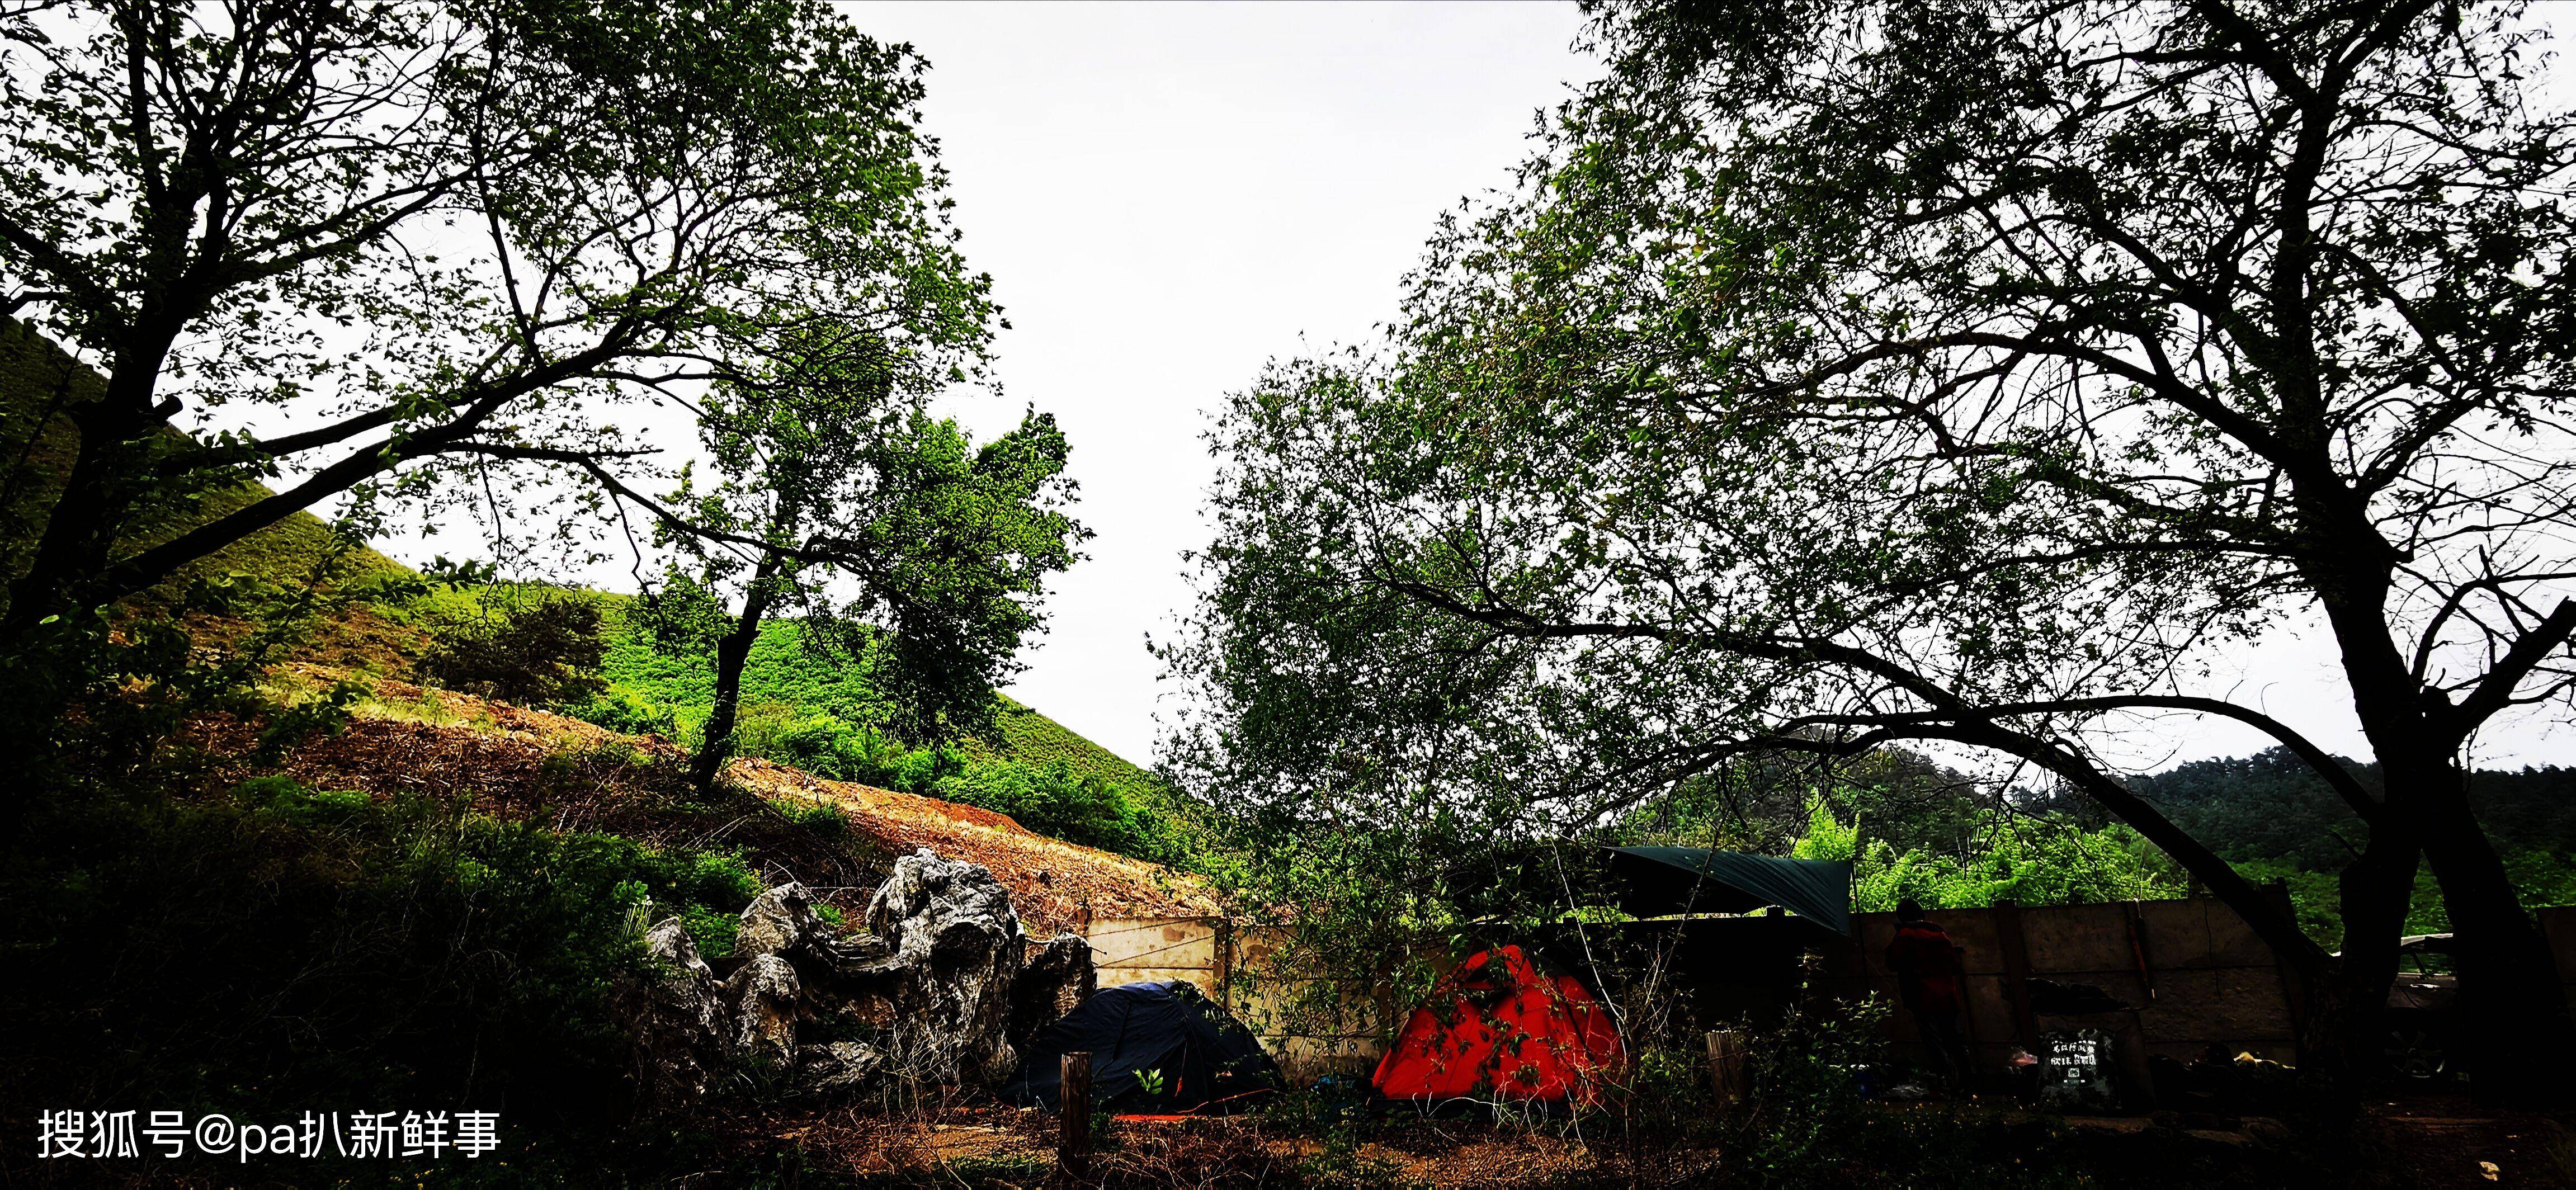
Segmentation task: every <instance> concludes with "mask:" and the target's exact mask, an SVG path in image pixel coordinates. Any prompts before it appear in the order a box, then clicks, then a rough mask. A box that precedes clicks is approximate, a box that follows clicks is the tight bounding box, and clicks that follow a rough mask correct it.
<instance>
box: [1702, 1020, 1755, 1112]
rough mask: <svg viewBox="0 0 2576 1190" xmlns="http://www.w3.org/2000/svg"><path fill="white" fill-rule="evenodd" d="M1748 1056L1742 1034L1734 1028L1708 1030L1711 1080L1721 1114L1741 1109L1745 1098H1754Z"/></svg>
mask: <svg viewBox="0 0 2576 1190" xmlns="http://www.w3.org/2000/svg"><path fill="white" fill-rule="evenodd" d="M1745 1057H1746V1055H1745V1052H1744V1035H1743V1034H1742V1033H1738V1032H1736V1031H1735V1030H1733V1029H1711V1030H1709V1033H1708V1074H1709V1082H1710V1084H1711V1085H1712V1086H1713V1087H1715V1088H1716V1090H1717V1110H1718V1113H1719V1114H1720V1115H1724V1114H1727V1113H1730V1112H1734V1111H1737V1110H1740V1109H1741V1108H1743V1106H1744V1104H1745V1101H1746V1100H1748V1099H1751V1098H1752V1097H1753V1088H1752V1087H1751V1086H1750V1085H1749V1082H1750V1080H1749V1077H1748V1075H1749V1071H1748V1069H1747V1068H1746V1066H1745Z"/></svg>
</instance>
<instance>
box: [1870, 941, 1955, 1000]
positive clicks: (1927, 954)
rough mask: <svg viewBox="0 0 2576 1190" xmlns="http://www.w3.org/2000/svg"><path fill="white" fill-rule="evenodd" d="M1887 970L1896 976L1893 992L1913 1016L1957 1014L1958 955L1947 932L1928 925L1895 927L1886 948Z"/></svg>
mask: <svg viewBox="0 0 2576 1190" xmlns="http://www.w3.org/2000/svg"><path fill="white" fill-rule="evenodd" d="M1887 966H1888V969H1889V970H1891V971H1894V972H1896V987H1897V991H1898V992H1899V993H1901V994H1902V995H1903V996H1904V997H1905V1003H1906V1007H1908V1008H1911V1009H1913V1010H1915V1011H1917V1012H1957V1011H1959V976H1958V971H1959V952H1958V950H1957V949H1956V948H1954V947H1952V946H1951V944H1950V935H1949V932H1948V931H1946V930H1943V929H1942V928H1941V927H1939V926H1936V925H1933V924H1932V923H1931V922H1928V921H1909V922H1903V923H1900V924H1899V925H1898V926H1897V927H1896V940H1895V941H1893V942H1890V943H1888V944H1887Z"/></svg>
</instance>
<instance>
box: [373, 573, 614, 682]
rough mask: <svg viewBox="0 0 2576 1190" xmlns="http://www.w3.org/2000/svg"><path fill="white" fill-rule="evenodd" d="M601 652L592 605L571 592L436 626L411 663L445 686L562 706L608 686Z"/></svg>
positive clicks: (604, 643) (603, 642)
mask: <svg viewBox="0 0 2576 1190" xmlns="http://www.w3.org/2000/svg"><path fill="white" fill-rule="evenodd" d="M607 653H608V640H607V637H606V635H605V634H604V633H603V632H602V631H601V629H600V618H599V608H598V606H597V605H595V604H593V603H592V602H591V601H590V600H588V599H583V598H580V597H577V596H571V595H554V596H540V597H538V598H535V599H533V600H531V601H528V602H525V603H522V604H520V605H519V606H517V607H513V608H507V609H504V610H502V611H499V612H497V613H496V612H490V611H482V612H479V613H478V614H470V615H465V616H459V617H456V618H453V619H448V620H444V621H442V622H439V623H437V624H435V625H434V626H433V627H432V628H431V630H430V645H429V650H428V652H426V653H425V654H423V655H422V657H421V659H420V661H419V663H418V664H417V666H416V667H415V668H416V670H417V672H418V673H419V674H420V675H421V676H422V677H423V678H426V679H428V680H429V681H432V682H435V683H437V684H438V685H441V686H445V687H447V688H448V689H450V690H462V691H465V692H467V693H471V694H479V695H482V696H484V697H486V698H497V699H500V700H502V701H505V702H514V703H519V704H521V705H525V706H568V705H573V704H578V703H582V702H584V701H585V700H588V699H590V698H591V697H592V696H593V695H596V694H598V693H599V692H600V691H601V690H603V689H605V688H606V687H607V685H608V681H607V679H606V678H604V677H602V676H601V674H600V665H601V662H602V661H603V659H604V658H605V657H606V656H607Z"/></svg>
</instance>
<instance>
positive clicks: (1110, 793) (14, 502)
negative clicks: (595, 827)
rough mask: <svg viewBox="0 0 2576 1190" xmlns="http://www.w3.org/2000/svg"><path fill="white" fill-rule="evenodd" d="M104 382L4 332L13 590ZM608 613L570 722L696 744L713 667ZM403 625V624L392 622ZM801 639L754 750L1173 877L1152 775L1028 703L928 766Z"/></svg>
mask: <svg viewBox="0 0 2576 1190" xmlns="http://www.w3.org/2000/svg"><path fill="white" fill-rule="evenodd" d="M103 388H104V381H103V380H102V379H101V378H100V377H99V376H98V375H97V374H96V373H94V372H92V371H90V370H89V369H87V368H85V367H82V366H81V365H80V364H78V363H77V362H76V361H74V360H72V359H71V358H70V357H69V356H68V355H66V354H64V353H63V352H62V351H61V350H60V349H58V348H57V347H55V346H54V345H53V344H52V343H50V342H48V341H46V340H45V339H44V338H43V337H41V336H39V335H37V334H35V333H33V332H32V331H30V330H29V329H27V328H26V327H25V326H23V325H22V324H19V323H16V322H14V321H6V322H0V418H4V419H5V429H6V444H7V450H8V455H7V457H8V458H9V459H10V460H11V461H12V462H16V461H17V460H19V459H21V458H23V460H24V462H23V464H19V465H17V466H16V467H15V468H14V474H15V475H16V476H17V478H16V479H15V480H14V481H13V482H12V484H11V485H10V487H9V488H8V491H9V493H10V494H11V495H10V498H9V499H8V500H7V502H6V505H5V508H0V515H5V518H6V522H5V524H0V574H7V575H14V574H16V573H17V572H18V571H19V570H20V569H21V568H22V567H23V566H24V565H25V561H26V554H27V552H28V550H29V549H30V548H31V547H32V544H33V542H34V541H35V539H36V537H37V535H38V534H39V533H41V532H42V531H43V527H44V515H45V512H46V511H47V510H48V509H49V508H50V507H51V502H52V499H53V497H54V494H55V492H56V491H57V490H59V487H60V482H61V479H60V477H61V475H62V473H63V472H64V471H65V470H67V469H68V467H69V465H70V462H71V458H72V454H73V451H74V450H75V449H76V448H77V445H78V434H77V431H75V430H74V429H73V428H72V426H71V423H70V422H69V420H68V419H66V418H64V417H62V416H60V411H61V409H63V408H64V407H66V406H71V405H76V404H78V403H80V402H83V401H91V400H96V399H98V396H99V394H100V392H101V391H102V390H103ZM268 494H269V489H268V488H266V487H264V486H261V485H259V484H255V483H252V484H243V485H241V486H239V487H237V488H233V489H230V490H227V491H221V492H215V493H211V494H208V495H206V496H204V497H202V498H199V499H195V500H187V501H178V500H173V501H165V502H162V503H160V504H157V505H155V506H154V507H152V508H150V509H148V510H147V512H148V516H147V517H145V518H144V519H142V520H141V521H140V522H139V527H138V529H137V530H136V531H135V532H134V533H133V534H132V535H131V538H130V540H129V542H128V543H127V546H126V547H125V548H129V549H133V548H142V547H145V546H148V545H150V544H152V543H154V542H157V541H163V540H167V539H168V538H169V537H170V536H172V535H174V534H175V533H177V532H178V531H180V530H181V529H182V528H183V527H185V526H186V525H190V524H197V523H202V522H203V521H204V520H206V519H209V518H212V517H216V516H221V515H223V514H225V513H227V512H230V511H232V510H234V509H237V508H240V507H242V506H244V505H246V504H248V503H250V502H251V501H253V500H257V499H259V498H261V497H263V496H266V495H268ZM334 545H335V543H334V540H333V534H332V530H331V527H330V526H329V525H327V524H325V523H324V522H323V521H322V520H321V519H320V518H318V517H315V516H313V515H312V514H311V513H306V512H298V513H294V514H292V515H290V516H288V517H286V518H285V519H284V520H281V521H279V522H278V523H277V524H275V525H273V526H270V527H269V528H267V529H265V530H262V531H261V532H259V533H256V534H253V535H251V536H250V537H247V538H245V539H243V540H242V541H239V542H236V543H234V544H233V545H231V546H229V547H227V548H225V549H223V550H221V551H219V552H217V553H216V554H214V555H212V556H211V557H208V558H206V559H203V560H201V561H200V562H198V563H197V564H195V565H193V566H191V567H189V568H188V569H187V570H186V571H184V572H183V573H182V574H180V575H179V576H177V577H175V578H174V579H172V581H171V582H169V583H167V584H164V585H163V587H162V588H161V589H160V590H159V591H157V592H156V593H155V594H156V596H157V597H158V601H159V602H163V603H165V604H166V603H169V602H172V601H174V600H175V597H176V595H177V594H178V593H179V592H180V591H181V590H183V589H184V587H185V584H186V583H187V581H188V580H189V579H191V578H195V577H200V576H220V575H224V574H231V573H239V574H247V575H254V576H258V577H261V578H264V579H268V580H271V581H274V582H277V583H281V584H290V585H291V584H298V583H302V582H304V581H306V580H307V579H308V577H309V576H311V575H313V574H314V573H315V570H316V567H317V566H318V565H319V564H320V563H321V562H322V561H323V560H324V559H325V558H328V557H329V556H330V555H331V552H332V550H333V549H334ZM403 573H408V571H407V570H406V569H405V568H404V567H403V566H402V565H401V564H399V563H397V562H395V561H393V560H392V559H390V558H387V557H385V556H384V555H383V554H381V553H379V552H377V551H375V550H373V549H370V548H367V547H365V546H358V547H355V549H354V551H353V552H352V553H351V555H350V556H349V557H348V558H347V559H345V560H344V569H343V571H342V574H341V578H340V581H349V580H351V579H353V578H364V577H367V576H370V575H391V574H403ZM550 590H552V589H551V588H515V587H512V588H495V589H492V590H489V591H479V592H478V591H452V590H451V591H440V592H437V593H434V594H432V595H430V596H428V597H425V598H420V599H414V600H411V601H409V602H407V603H404V604H401V605H396V606H381V605H378V606H363V607H358V608H354V609H351V610H349V611H347V612H345V613H343V614H342V615H341V616H340V617H338V618H337V619H335V620H334V621H332V622H331V623H329V624H327V625H325V626H324V628H323V629H322V632H321V635H322V637H323V638H324V639H323V640H322V641H321V642H320V643H321V644H322V646H323V647H322V648H321V649H320V650H319V657H318V658H317V659H322V660H329V661H346V660H352V659H359V660H366V661H370V662H377V663H383V662H388V661H390V662H392V663H393V664H394V665H397V666H399V665H400V664H402V663H403V662H402V661H401V659H402V658H403V657H404V656H405V655H407V654H410V653H414V652H417V650H418V648H419V646H420V641H421V640H422V639H424V638H435V637H436V636H438V635H439V634H441V633H449V632H457V631H473V630H474V628H475V626H476V625H477V624H478V623H488V622H489V621H490V620H491V618H492V617H494V616H496V615H506V614H507V612H508V608H509V607H510V606H511V605H512V604H514V603H516V602H520V601H523V600H525V599H527V598H543V597H546V592H547V591H550ZM580 595H581V597H582V598H586V599H590V600H593V601H595V602H596V603H598V604H599V606H600V609H601V612H602V616H601V619H602V622H603V629H604V636H605V643H606V646H607V648H606V655H605V659H604V663H603V665H602V667H601V668H602V674H601V676H602V677H603V678H604V679H605V680H606V683H607V688H606V689H605V690H604V691H603V692H601V693H600V694H599V695H598V696H596V697H594V698H591V699H589V700H588V701H586V702H584V703H582V704H581V705H579V706H575V707H569V708H565V709H567V710H570V711H573V712H574V713H576V714H579V715H581V716H582V717H584V718H588V719H590V720H592V721H594V722H597V723H599V724H601V725H603V726H607V727H612V728H615V729H618V730H621V731H628V732H634V733H639V734H640V733H644V732H653V733H658V734H661V735H664V736H667V737H670V738H672V739H675V740H678V741H680V742H683V743H690V744H694V743H695V741H696V733H697V730H698V728H699V725H700V724H701V723H702V722H703V721H704V720H705V717H706V712H707V708H708V706H709V705H710V704H711V703H712V702H713V700H714V686H715V675H714V671H713V667H712V665H711V664H710V663H709V660H708V659H707V658H705V657H702V656H701V657H672V656H666V655H664V654H662V653H660V652H657V651H655V650H654V649H653V648H652V647H651V646H650V645H648V644H647V643H646V642H644V641H643V640H641V639H639V638H638V637H637V636H636V635H635V634H634V633H632V632H630V631H629V630H628V629H627V627H626V623H625V614H624V613H625V610H626V607H627V605H628V604H629V603H630V602H631V597H628V596H624V595H616V594H610V593H605V592H594V591H584V592H581V593H580ZM389 621H390V622H389ZM801 631H802V630H801V628H800V626H799V625H797V624H796V623H794V622H792V621H791V622H780V623H773V624H771V625H769V626H767V627H766V628H765V629H764V630H763V632H762V633H761V638H760V641H759V643H758V644H757V645H756V646H755V647H754V648H753V650H752V656H751V662H750V667H749V669H748V670H747V671H746V673H745V676H744V683H743V684H744V689H743V702H744V705H745V714H744V717H743V723H742V726H741V730H740V736H741V740H742V744H743V751H745V752H747V753H749V754H751V755H755V756H763V757H767V758H770V759H774V760H778V761H781V762H784V763H788V764H793V765H797V766H799V767H802V768H807V769H809V770H811V771H814V772H816V773H817V774H819V775H822V776H827V777H834V778H838V779H842V780H852V781H864V782H868V783H870V784H876V785H883V786H887V787H891V788H899V789H904V790H908V791H911V792H917V793H924V794H930V795H932V796H940V797H946V798H949V799H951V800H957V801H966V802H970V803H973V804H976V805H981V806H985V807H987V808H989V809H994V810H998V811H1001V812H1003V813H1006V814H1011V815H1013V816H1014V817H1018V818H1020V819H1021V820H1022V821H1023V823H1024V824H1025V825H1027V826H1029V827H1030V828H1031V829H1035V830H1039V831H1043V832H1047V833H1052V834H1057V835H1059V836H1061V837H1064V838H1067V839H1070V840H1072V841H1075V842H1082V843H1090V844H1094V845H1097V846H1102V847H1106V848H1109V849H1111V850H1115V851H1120V852H1122V853H1125V854H1131V855H1137V856H1140V857H1143V858H1153V859H1163V860H1174V859H1179V858H1182V856H1183V852H1185V851H1186V848H1183V847H1181V846H1180V845H1179V844H1178V843H1177V842H1175V839H1176V837H1177V836H1176V835H1175V834H1174V827H1173V825H1172V824H1173V823H1174V821H1175V820H1176V819H1177V817H1179V816H1180V811H1181V809H1182V807H1181V806H1180V804H1179V802H1178V801H1177V800H1176V799H1174V798H1172V797H1171V795H1170V794H1169V793H1168V791H1166V790H1165V789H1164V788H1163V786H1162V784H1161V782H1159V781H1158V780H1157V779H1155V778H1154V777H1153V776H1152V775H1151V774H1150V773H1147V772H1146V771H1145V770H1144V769H1142V768H1139V767H1138V766H1136V765H1134V764H1131V763H1129V762H1128V761H1127V760H1125V759H1123V758H1121V757H1119V756H1117V755H1115V754H1113V753H1111V752H1110V751H1109V750H1108V749H1105V748H1102V747H1100V746H1099V745H1097V744H1094V743H1092V742H1091V741H1089V740H1086V739H1084V738H1082V737H1081V736H1080V735H1078V734H1075V733H1074V732H1072V731H1069V730H1067V729H1066V728H1065V727H1064V726H1063V725H1061V724H1059V723H1056V722H1055V721H1053V720H1051V719H1048V718H1047V717H1046V716H1045V715H1043V714H1040V713H1038V712H1037V711H1036V710H1034V709H1032V708H1030V707H1028V706H1025V705H1023V704H1021V703H1018V702H1015V701H1012V700H1009V699H1007V698H1006V699H1004V700H1003V706H1002V711H1001V715H1000V723H999V728H1000V731H999V736H998V738H997V739H992V740H972V741H967V742H964V743H962V744H957V745H952V746H949V747H943V748H935V749H925V748H914V747H909V746H907V745H905V744H904V743H903V742H901V741H896V740H892V739H888V738H885V737H884V736H882V735H881V734H879V733H877V732H876V731H874V730H873V729H872V728H871V727H870V725H872V724H876V723H880V722H882V721H883V720H884V718H885V716H884V714H883V711H884V707H883V703H882V700H881V699H879V698H878V697H877V694H876V692H875V690H874V689H873V688H872V687H871V685H870V684H869V682H868V679H867V676H866V674H865V673H864V671H863V670H862V669H861V668H859V667H854V666H847V665H839V664H834V663H831V662H827V661H823V660H819V659H817V658H815V657H814V656H812V655H810V654H809V653H808V652H807V651H806V649H805V648H804V645H803V641H802V638H801Z"/></svg>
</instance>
